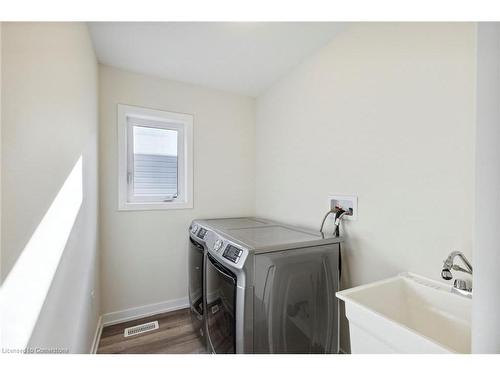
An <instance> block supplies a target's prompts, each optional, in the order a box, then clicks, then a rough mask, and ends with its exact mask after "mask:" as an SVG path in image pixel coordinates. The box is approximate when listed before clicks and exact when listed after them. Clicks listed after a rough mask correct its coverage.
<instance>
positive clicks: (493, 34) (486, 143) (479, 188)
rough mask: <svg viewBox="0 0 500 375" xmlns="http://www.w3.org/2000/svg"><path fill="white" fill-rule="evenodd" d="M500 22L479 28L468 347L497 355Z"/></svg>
mask: <svg viewBox="0 0 500 375" xmlns="http://www.w3.org/2000/svg"><path fill="white" fill-rule="evenodd" d="M499 145H500V24H499V23H479V24H478V30H477V128H476V191H475V196H476V198H475V203H476V204H475V214H476V220H475V247H474V265H473V266H474V285H473V286H474V300H473V311H472V350H473V352H475V353H500V317H499V313H498V312H499V311H500V291H499V289H498V286H499V285H500V272H499V267H500V232H499V230H498V229H499V228H500V147H499Z"/></svg>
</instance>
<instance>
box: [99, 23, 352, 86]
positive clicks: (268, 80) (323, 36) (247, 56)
mask: <svg viewBox="0 0 500 375" xmlns="http://www.w3.org/2000/svg"><path fill="white" fill-rule="evenodd" d="M345 27H346V24H344V23H337V22H285V23H276V22H240V23H236V22H159V23H155V22H149V23H142V22H98V23H95V22H91V23H89V29H90V34H91V37H92V40H93V43H94V47H95V50H96V54H97V58H98V60H99V62H100V63H102V64H106V65H111V66H115V67H118V68H123V69H127V70H130V71H133V72H137V73H143V74H148V75H154V76H158V77H162V78H168V79H171V80H176V81H182V82H188V83H193V84H197V85H202V86H206V87H211V88H215V89H221V90H225V91H231V92H236V93H240V94H244V95H249V96H258V95H259V94H261V93H262V92H264V91H265V90H266V89H267V88H269V87H270V86H271V85H272V84H273V83H274V82H276V81H277V80H279V78H280V77H282V76H283V75H285V74H286V73H287V72H289V71H290V70H291V69H292V68H293V67H294V66H296V65H297V64H298V63H300V62H301V61H302V60H304V59H305V58H307V57H308V56H310V55H312V54H313V53H314V52H315V51H317V50H319V49H320V48H321V47H323V46H324V45H326V44H327V43H328V42H329V41H330V40H331V39H332V38H333V37H334V36H335V35H336V34H337V33H339V32H340V31H341V30H343V29H344V28H345Z"/></svg>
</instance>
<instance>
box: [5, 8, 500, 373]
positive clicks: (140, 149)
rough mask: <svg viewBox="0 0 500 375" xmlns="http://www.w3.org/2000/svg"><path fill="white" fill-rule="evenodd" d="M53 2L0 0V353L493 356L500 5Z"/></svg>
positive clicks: (498, 350) (497, 345)
mask: <svg viewBox="0 0 500 375" xmlns="http://www.w3.org/2000/svg"><path fill="white" fill-rule="evenodd" d="M471 17H473V16H472V15H471ZM47 18H48V19H47V20H46V21H51V22H41V21H43V20H38V19H36V20H31V19H30V18H29V17H28V19H26V20H23V19H19V17H17V18H15V19H13V20H10V19H8V18H3V16H2V15H0V41H1V44H0V51H1V54H0V58H1V60H0V63H1V76H0V82H1V142H0V143H1V149H0V151H1V152H0V154H1V160H0V162H1V168H0V171H1V174H0V177H1V180H0V183H1V200H0V212H1V238H0V244H1V278H2V289H1V294H2V298H1V304H2V306H1V309H2V323H1V325H2V326H1V331H2V332H1V335H2V338H1V339H2V342H1V346H2V356H3V357H4V358H10V357H13V358H18V357H22V356H16V354H19V353H46V354H91V355H89V356H84V357H88V358H91V359H92V358H96V359H98V358H116V357H119V356H114V354H125V355H126V356H123V358H128V357H129V356H128V355H132V354H157V355H158V356H155V357H154V358H166V360H168V358H176V356H175V355H180V354H182V355H193V356H196V358H197V359H198V358H200V360H202V361H210V358H219V357H213V356H207V355H206V354H216V355H218V354H234V355H238V354H324V355H325V356H324V357H328V358H331V360H332V361H335V360H336V358H340V357H349V358H350V357H354V358H356V357H357V355H359V354H435V353H444V354H455V355H458V354H497V355H496V356H492V357H493V358H496V359H495V360H496V362H495V363H496V364H497V365H498V364H499V362H498V358H499V357H500V356H498V354H500V318H499V317H500V315H499V314H498V310H499V309H500V294H499V293H498V285H500V273H499V272H498V267H500V251H499V247H498V243H500V238H499V232H498V228H499V227H500V216H499V213H500V198H499V194H498V192H499V191H500V153H499V148H498V144H499V142H500V131H499V129H500V112H499V107H498V103H499V102H500V78H499V72H500V23H499V22H480V21H481V18H480V17H479V16H478V17H476V18H473V19H467V18H466V19H464V20H462V21H461V22H451V21H455V20H447V19H446V18H443V19H442V20H438V21H439V22H430V21H436V19H432V20H429V21H427V20H426V19H425V18H423V19H417V20H413V21H419V22H410V21H412V20H407V19H406V18H405V17H401V18H398V17H394V19H395V20H397V21H398V22H394V21H391V22H387V21H386V20H387V19H388V18H387V17H385V18H384V17H382V19H369V20H367V21H359V20H357V19H355V18H350V19H336V17H334V16H332V17H331V20H325V19H322V20H321V22H318V21H319V20H316V19H315V18H314V17H312V18H308V17H304V18H303V19H301V18H300V17H295V18H293V17H292V18H290V19H286V20H274V21H281V22H270V21H273V20H267V19H265V20H259V19H258V20H252V22H244V21H243V20H241V21H240V20H239V19H238V17H229V19H228V20H221V19H220V18H217V17H215V18H214V19H210V20H207V19H200V20H191V21H188V20H186V19H180V20H175V19H167V20H164V21H163V20H159V19H154V20H150V19H147V18H140V19H134V18H127V17H124V18H123V19H117V20H114V21H112V20H110V19H107V20H103V19H101V18H92V17H88V18H86V19H84V20H78V21H74V19H72V18H71V17H69V19H64V18H63V19H57V21H55V20H54V19H53V18H51V17H50V15H49V16H48V17H47ZM389 19H392V18H389ZM499 19H500V14H499ZM28 21H30V22H28ZM59 21H66V22H59ZM69 21H71V22H69ZM118 21H119V22H118ZM153 21H154V22H153ZM195 21H196V22H195ZM314 21H316V22H314ZM379 21H384V22H379ZM421 21H423V22H421ZM489 21H492V20H489ZM344 354H352V356H351V355H346V356H344ZM40 357H43V356H40ZM132 357H134V356H132ZM135 357H136V358H140V356H135ZM181 357H182V358H189V357H186V356H181ZM220 357H227V356H220ZM243 357H246V356H243ZM252 357H256V358H257V357H258V356H252ZM267 357H270V356H267ZM272 357H273V358H274V356H272ZM311 357H312V356H311ZM464 357H475V356H474V355H470V356H464ZM477 357H479V356H477ZM58 358H59V357H58ZM201 358H203V359H201ZM205 358H207V359H205ZM276 358H283V357H282V356H276ZM287 358H288V357H287ZM290 358H295V356H290ZM297 358H301V357H297ZM314 358H317V357H314ZM417 358H418V357H417ZM460 358H461V357H460ZM479 358H480V357H479ZM14 360H15V359H14ZM200 363H201V362H200ZM205 363H209V362H205Z"/></svg>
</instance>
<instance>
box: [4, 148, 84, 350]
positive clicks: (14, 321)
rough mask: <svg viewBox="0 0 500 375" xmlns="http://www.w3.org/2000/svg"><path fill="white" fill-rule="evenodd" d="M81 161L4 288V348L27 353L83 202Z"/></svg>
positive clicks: (22, 254) (68, 178)
mask: <svg viewBox="0 0 500 375" xmlns="http://www.w3.org/2000/svg"><path fill="white" fill-rule="evenodd" d="M82 173H83V170H82V157H81V156H80V158H79V159H78V161H77V162H76V164H75V166H74V167H73V170H72V171H71V173H70V174H69V176H68V177H67V179H66V181H65V182H64V184H63V186H62V188H61V189H60V190H59V192H58V194H57V196H56V197H55V199H54V201H53V202H52V204H51V206H50V207H49V209H48V210H47V212H46V213H45V216H44V217H43V219H42V221H41V222H40V224H38V227H37V228H36V230H35V231H34V233H33V235H32V236H31V238H30V240H29V241H28V244H27V245H26V247H25V248H24V250H23V251H22V253H21V255H20V256H19V258H18V259H17V261H16V263H15V265H14V267H12V269H11V271H10V273H9V274H8V276H7V278H6V279H5V281H4V283H3V284H2V288H1V291H0V296H1V297H0V298H1V304H2V317H1V319H2V332H1V335H2V343H1V344H2V348H7V349H25V348H26V346H27V345H28V342H29V339H30V337H31V334H32V332H33V329H34V327H35V324H36V322H37V320H38V316H39V314H40V310H41V309H42V306H43V303H44V301H45V298H46V297H47V293H48V291H49V288H50V285H51V283H52V280H53V278H54V275H55V273H56V270H57V267H58V265H59V262H60V260H61V257H62V254H63V252H64V249H65V247H66V243H67V241H68V238H69V235H70V233H71V230H72V228H73V225H74V222H75V220H76V217H77V215H78V212H79V210H80V207H81V205H82V200H83V185H82V182H83V176H82Z"/></svg>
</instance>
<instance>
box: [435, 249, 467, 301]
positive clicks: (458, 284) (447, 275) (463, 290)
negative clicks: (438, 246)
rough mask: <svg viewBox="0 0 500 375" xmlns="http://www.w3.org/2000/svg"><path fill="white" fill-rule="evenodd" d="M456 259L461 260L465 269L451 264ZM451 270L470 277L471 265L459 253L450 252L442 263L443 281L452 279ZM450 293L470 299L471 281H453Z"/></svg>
mask: <svg viewBox="0 0 500 375" xmlns="http://www.w3.org/2000/svg"><path fill="white" fill-rule="evenodd" d="M456 257H459V258H460V259H461V260H462V262H463V264H464V266H465V268H463V267H460V266H459V265H457V264H454V263H453V261H454V259H455V258H456ZM451 270H454V271H460V272H464V273H468V274H469V275H472V265H471V264H470V262H469V261H468V260H467V258H466V257H465V255H464V254H463V253H462V252H461V251H452V252H451V253H450V255H448V258H446V259H445V261H444V262H443V270H442V271H441V277H442V278H443V279H445V280H451V279H452V278H453V275H452V273H451ZM451 291H452V292H455V293H458V294H461V295H464V296H467V297H472V281H470V280H462V279H455V281H454V282H453V288H452V289H451Z"/></svg>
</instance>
